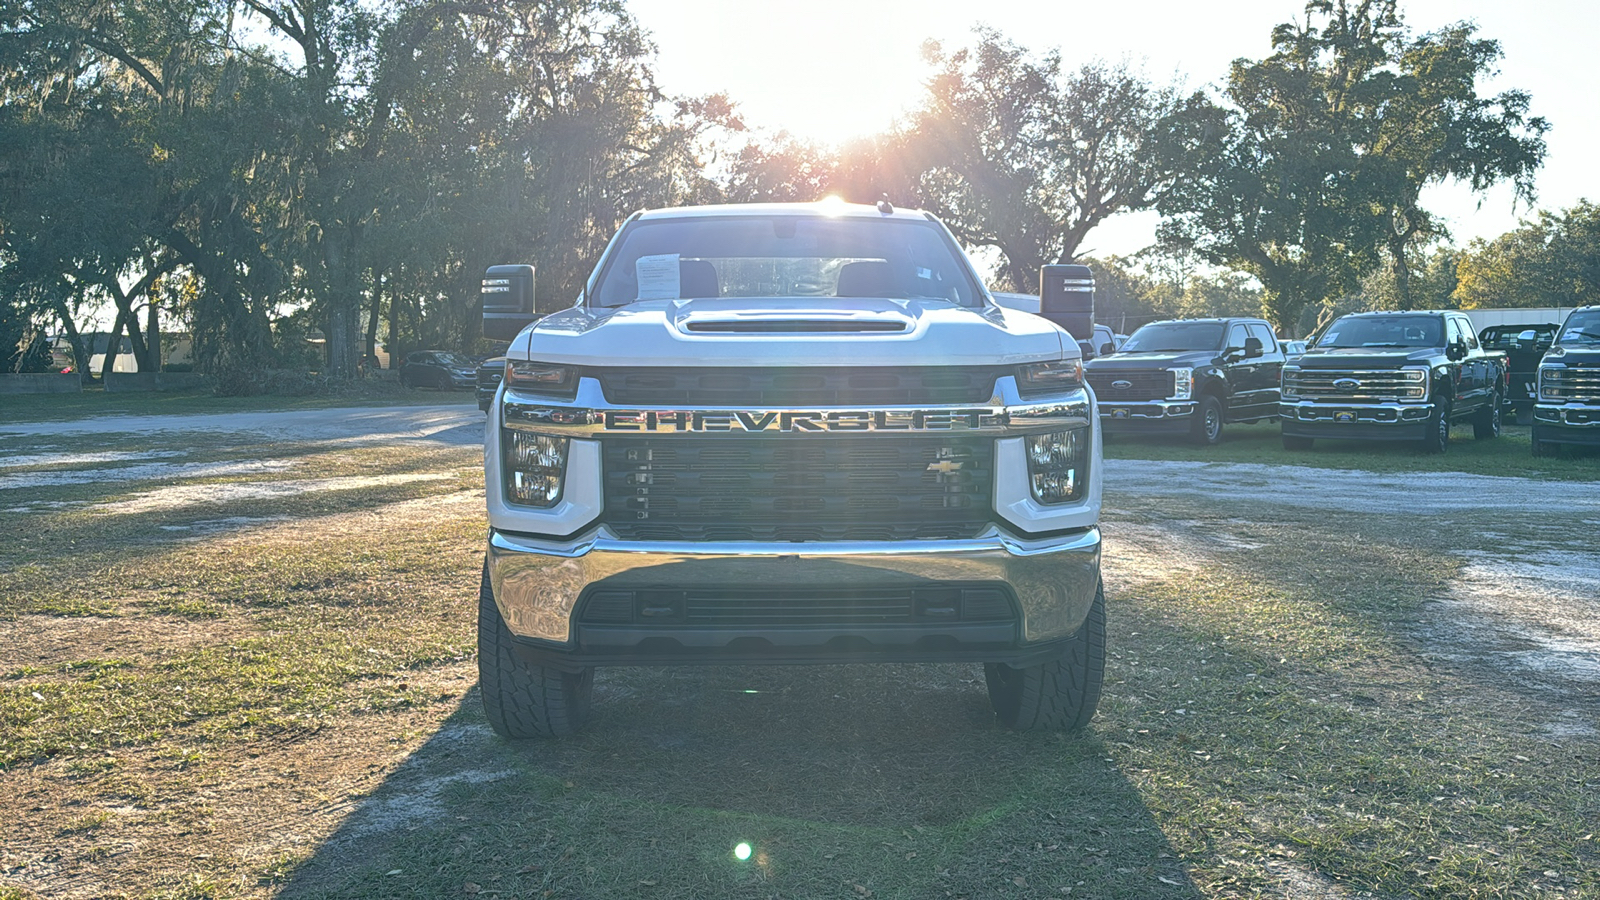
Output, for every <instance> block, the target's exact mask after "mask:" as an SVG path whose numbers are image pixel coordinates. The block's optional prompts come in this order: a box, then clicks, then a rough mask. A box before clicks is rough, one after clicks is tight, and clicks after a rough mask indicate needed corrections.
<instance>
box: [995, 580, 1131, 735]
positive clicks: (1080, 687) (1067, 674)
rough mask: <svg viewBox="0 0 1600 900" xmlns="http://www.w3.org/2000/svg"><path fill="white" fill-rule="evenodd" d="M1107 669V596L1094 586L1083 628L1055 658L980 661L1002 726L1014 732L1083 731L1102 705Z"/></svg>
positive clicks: (1103, 590)
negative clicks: (1029, 663)
mask: <svg viewBox="0 0 1600 900" xmlns="http://www.w3.org/2000/svg"><path fill="white" fill-rule="evenodd" d="M1105 668H1106V598H1105V589H1104V586H1103V585H1099V584H1097V585H1096V586H1095V591H1094V604H1093V605H1092V606H1090V607H1089V617H1088V618H1087V619H1085V620H1084V622H1083V627H1082V628H1079V629H1078V633H1077V634H1076V635H1074V636H1073V638H1072V640H1071V641H1070V642H1068V644H1067V647H1066V649H1065V650H1063V651H1062V653H1061V655H1060V656H1058V657H1056V658H1055V659H1052V660H1049V661H1047V662H1042V663H1039V664H1037V665H1032V666H1021V667H1016V666H1008V665H1006V664H1005V663H984V664H983V680H984V682H985V683H986V684H987V685H988V688H989V702H990V704H992V705H993V706H994V711H995V714H996V715H997V716H999V718H1000V723H1001V724H1002V725H1004V726H1006V727H1007V728H1012V729H1015V730H1017V731H1062V730H1066V731H1070V730H1073V729H1076V728H1082V727H1083V726H1084V725H1087V724H1088V723H1089V720H1090V719H1091V718H1093V717H1094V711H1095V707H1097V706H1099V705H1100V685H1101V682H1102V681H1103V680H1104V678H1105Z"/></svg>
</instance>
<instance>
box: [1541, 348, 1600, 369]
mask: <svg viewBox="0 0 1600 900" xmlns="http://www.w3.org/2000/svg"><path fill="white" fill-rule="evenodd" d="M1541 362H1547V363H1561V364H1562V365H1567V366H1600V347H1592V346H1584V347H1582V348H1579V347H1575V346H1572V345H1570V344H1569V345H1567V346H1564V347H1554V348H1551V351H1550V352H1549V353H1546V354H1545V355H1544V359H1543V360H1541Z"/></svg>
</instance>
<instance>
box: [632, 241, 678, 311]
mask: <svg viewBox="0 0 1600 900" xmlns="http://www.w3.org/2000/svg"><path fill="white" fill-rule="evenodd" d="M634 271H635V272H636V273H637V274H638V276H639V299H640V300H676V299H678V254H676V253H664V254H662V255H660V256H641V257H639V261H638V262H636V263H634Z"/></svg>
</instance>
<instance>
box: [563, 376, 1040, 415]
mask: <svg viewBox="0 0 1600 900" xmlns="http://www.w3.org/2000/svg"><path fill="white" fill-rule="evenodd" d="M1012 372H1013V370H1012V369H1011V368H1009V367H1006V366H963V367H960V368H942V367H940V368H933V367H923V368H896V369H891V368H804V369H774V368H700V369H696V368H640V369H635V368H630V369H593V370H590V371H586V372H584V373H583V374H585V375H588V376H590V377H593V378H598V379H599V380H600V387H601V389H602V390H604V391H605V395H606V399H607V400H608V401H610V402H611V403H615V404H628V405H638V406H675V405H683V404H687V403H691V402H692V403H693V404H694V405H695V408H696V409H703V408H707V407H717V406H742V407H746V408H750V407H756V408H760V407H783V406H787V407H790V408H794V407H816V406H897V405H907V404H949V403H983V402H985V401H987V400H989V399H990V398H992V397H993V396H994V382H995V379H996V378H999V377H1000V376H1001V375H1009V374H1012Z"/></svg>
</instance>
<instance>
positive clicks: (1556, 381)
mask: <svg viewBox="0 0 1600 900" xmlns="http://www.w3.org/2000/svg"><path fill="white" fill-rule="evenodd" d="M1566 373H1567V370H1566V368H1565V367H1564V366H1546V367H1544V368H1542V369H1540V370H1539V398H1540V399H1541V400H1560V399H1561V379H1562V378H1563V377H1564V376H1565V375H1566Z"/></svg>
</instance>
